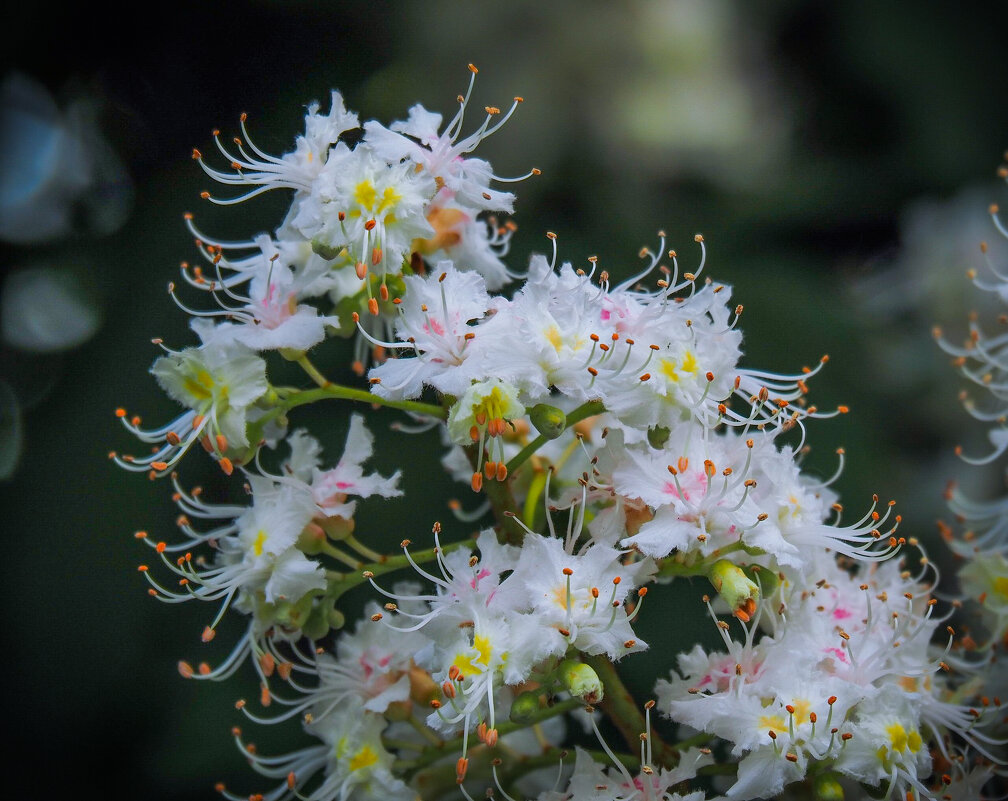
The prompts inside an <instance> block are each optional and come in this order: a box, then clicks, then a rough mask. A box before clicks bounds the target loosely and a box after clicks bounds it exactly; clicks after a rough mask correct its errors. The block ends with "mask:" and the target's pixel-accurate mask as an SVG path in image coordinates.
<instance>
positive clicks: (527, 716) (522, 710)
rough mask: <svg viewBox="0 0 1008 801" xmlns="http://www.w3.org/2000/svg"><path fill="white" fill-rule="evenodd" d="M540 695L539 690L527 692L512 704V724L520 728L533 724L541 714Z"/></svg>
mask: <svg viewBox="0 0 1008 801" xmlns="http://www.w3.org/2000/svg"><path fill="white" fill-rule="evenodd" d="M539 695H540V693H539V692H538V691H537V690H526V691H525V692H523V693H520V694H519V695H518V696H516V697H515V699H514V701H512V702H511V722H512V723H517V724H518V725H519V726H521V725H524V724H526V723H531V722H532V721H533V720H535V719H536V715H537V714H538V713H539Z"/></svg>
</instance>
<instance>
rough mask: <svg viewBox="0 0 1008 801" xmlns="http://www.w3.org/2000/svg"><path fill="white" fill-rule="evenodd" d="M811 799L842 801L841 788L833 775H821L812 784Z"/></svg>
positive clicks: (842, 793) (842, 792) (816, 800)
mask: <svg viewBox="0 0 1008 801" xmlns="http://www.w3.org/2000/svg"><path fill="white" fill-rule="evenodd" d="M812 797H813V798H814V799H815V801H844V791H843V787H841V786H840V782H838V781H837V777H836V774H835V773H822V774H820V775H819V776H816V779H815V781H814V782H813V783H812Z"/></svg>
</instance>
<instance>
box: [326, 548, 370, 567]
mask: <svg viewBox="0 0 1008 801" xmlns="http://www.w3.org/2000/svg"><path fill="white" fill-rule="evenodd" d="M322 553H324V554H326V555H327V556H331V557H332V558H333V559H336V560H337V561H339V562H342V563H343V564H345V565H346V566H347V567H349V568H351V569H352V570H362V569H363V568H364V563H363V562H361V561H360V560H359V559H354V558H353V557H352V556H351V555H350V554H348V553H346V552H345V551H341V550H340V549H339V548H336V547H335V546H333V545H331V544H330V543H328V542H327V543H325V544H324V545H322Z"/></svg>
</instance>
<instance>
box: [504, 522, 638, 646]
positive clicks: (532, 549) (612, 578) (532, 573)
mask: <svg viewBox="0 0 1008 801" xmlns="http://www.w3.org/2000/svg"><path fill="white" fill-rule="evenodd" d="M623 555H624V554H623V552H621V551H618V550H616V549H615V548H610V547H609V546H606V545H591V546H589V547H588V548H587V549H585V550H583V551H582V552H580V553H577V554H572V553H568V552H567V551H566V550H565V549H564V543H563V540H561V539H557V538H555V537H542V536H539V535H538V534H526V535H525V539H524V541H523V542H522V549H521V556H520V557H519V559H518V564H517V566H516V567H515V569H514V573H512V575H511V577H510V578H509V579H508V580H507V581H506V582H505V584H504V586H503V587H502V592H507V591H510V592H516V591H518V589H517V588H520V592H521V594H522V595H523V596H524V597H525V598H526V599H527V601H526V602H527V603H528V604H529V606H530V607H531V614H532V615H533V616H535V618H536V619H537V621H538V622H539V624H540V625H541V626H542V634H541V635H540V636H541V637H542V638H543V639H544V640H546V641H547V642H549V641H552V642H553V643H554V645H553V650H554V652H555V653H557V654H562V653H564V651H565V650H566V649H567V647H568V646H573V647H574V648H576V649H578V650H579V651H582V652H584V653H587V654H603V653H604V654H607V655H608V656H609V658H610V659H619V658H620V657H622V656H625V655H626V654H628V653H633V652H636V651H642V650H644V649H645V648H647V643H646V642H644V641H643V640H640V639H637V638H636V636H635V635H634V632H633V629H632V628H631V627H630V621H631V617H630V616H629V615H628V614H627V610H626V607H625V606H624V602H625V601H626V600H627V599H628V597H630V596H631V594H634V590H635V589H636V588H637V587H639V586H640V585H641V584H643V583H644V581H646V580H647V578H648V576H649V574H650V573H651V572H653V570H654V565H653V564H652V563H651V562H650V561H649V560H644V561H641V562H635V563H633V564H629V565H625V564H623V563H622V562H621V561H620V559H621V557H622V556H623ZM514 585H517V588H515V589H512V587H514ZM638 603H639V602H638ZM634 614H635V615H636V610H635V613H634Z"/></svg>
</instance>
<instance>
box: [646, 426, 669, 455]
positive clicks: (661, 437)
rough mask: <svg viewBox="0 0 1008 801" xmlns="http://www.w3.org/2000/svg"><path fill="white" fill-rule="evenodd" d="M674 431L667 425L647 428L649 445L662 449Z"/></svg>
mask: <svg viewBox="0 0 1008 801" xmlns="http://www.w3.org/2000/svg"><path fill="white" fill-rule="evenodd" d="M671 434H672V432H671V431H670V430H669V429H668V428H667V427H666V426H653V427H651V428H649V429H648V430H647V441H648V445H650V446H651V447H652V448H655V449H656V450H661V449H662V448H664V447H665V443H666V442H668V438H669V436H670V435H671Z"/></svg>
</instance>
